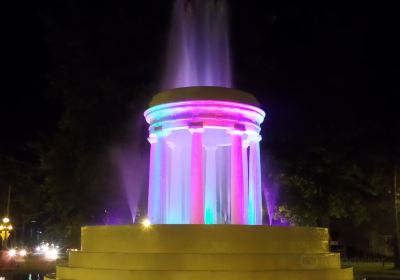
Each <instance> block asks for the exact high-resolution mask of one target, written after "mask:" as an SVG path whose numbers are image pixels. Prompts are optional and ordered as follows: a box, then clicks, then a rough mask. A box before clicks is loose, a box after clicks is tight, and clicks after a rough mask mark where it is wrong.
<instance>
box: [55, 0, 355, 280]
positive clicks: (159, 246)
mask: <svg viewBox="0 0 400 280" xmlns="http://www.w3.org/2000/svg"><path fill="white" fill-rule="evenodd" d="M175 13H176V14H177V16H176V17H175V21H174V23H173V26H174V27H173V34H175V35H174V36H177V37H174V38H173V40H172V43H171V44H170V48H171V49H172V50H170V57H172V58H174V59H176V61H177V62H178V63H177V64H171V59H170V63H169V64H170V66H169V67H170V68H169V71H167V72H168V79H167V81H169V82H170V83H166V88H174V89H172V90H167V91H163V92H161V93H159V94H157V95H156V96H155V97H154V98H153V99H152V101H151V103H150V107H149V109H148V110H147V111H146V112H145V117H146V120H147V122H148V123H149V125H150V127H149V137H148V140H149V142H150V146H151V147H150V165H149V166H150V170H149V171H150V172H149V174H150V176H149V192H148V220H146V223H143V224H142V225H121V226H89V227H83V228H82V232H81V244H82V246H81V251H79V252H71V253H70V256H69V263H68V265H67V266H58V267H57V279H76V280H80V279H82V280H83V279H97V280H109V279H120V280H130V279H132V280H149V279H156V280H158V279H169V280H189V279H190V280H204V279H207V280H228V279H229V280H239V279H240V280H241V279H243V280H247V279H254V280H265V279H274V280H314V279H315V280H322V279H324V280H352V279H353V273H352V269H351V268H347V269H342V268H341V264H340V256H339V254H337V253H330V251H329V234H328V230H327V229H324V228H306V227H269V226H264V225H262V198H261V197H262V194H261V190H262V186H261V166H260V148H259V142H260V140H261V136H260V124H261V123H262V122H263V120H264V117H265V113H264V111H263V110H261V109H260V106H259V104H258V102H257V100H256V99H255V98H254V96H252V95H250V94H248V93H245V92H242V91H238V90H235V89H232V88H228V87H230V86H231V82H230V66H229V59H227V58H226V56H228V52H229V51H228V49H227V41H226V40H225V38H226V34H227V33H226V27H225V25H224V24H225V23H224V20H225V19H226V9H225V1H221V0H220V1H215V0H210V1H206V0H192V1H187V0H186V1H185V0H177V1H176V6H175ZM213 50H215V51H216V52H217V54H215V53H214V52H213ZM214 66H215V67H216V68H217V69H218V72H215V71H211V70H212V69H216V68H214ZM209 69H211V70H210V71H211V72H209ZM216 77H217V78H216Z"/></svg>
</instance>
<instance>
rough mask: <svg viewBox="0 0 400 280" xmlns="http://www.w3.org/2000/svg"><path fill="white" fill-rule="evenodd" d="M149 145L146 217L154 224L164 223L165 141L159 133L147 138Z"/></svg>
mask: <svg viewBox="0 0 400 280" xmlns="http://www.w3.org/2000/svg"><path fill="white" fill-rule="evenodd" d="M148 140H149V142H150V144H151V147H150V170H149V194H148V210H147V212H148V213H147V215H148V219H149V220H150V221H151V222H152V223H154V224H161V223H164V222H165V221H164V215H165V210H166V209H165V195H166V189H165V188H166V180H165V177H166V176H165V175H166V162H165V158H166V148H167V147H166V141H165V137H164V136H163V135H162V134H161V133H160V134H158V135H156V134H152V135H150V137H149V138H148Z"/></svg>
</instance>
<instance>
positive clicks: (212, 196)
mask: <svg viewBox="0 0 400 280" xmlns="http://www.w3.org/2000/svg"><path fill="white" fill-rule="evenodd" d="M150 106H151V107H150V109H148V110H147V111H146V112H145V116H146V120H147V122H148V123H149V124H150V129H149V130H150V136H149V142H150V143H151V152H150V154H151V155H150V183H149V199H148V217H149V219H150V221H151V222H152V223H157V224H226V223H228V224H251V225H256V224H258V225H260V224H262V205H261V200H262V198H261V166H260V149H259V141H260V139H261V136H260V134H259V133H260V124H261V122H262V121H263V120H264V116H265V114H264V112H263V111H262V110H261V109H259V107H258V103H257V101H256V99H255V98H254V97H253V96H252V95H250V94H247V93H244V92H241V91H238V90H234V89H228V88H220V87H188V88H179V89H175V90H172V91H165V92H162V93H160V94H158V95H156V96H155V97H154V98H153V100H152V102H151V104H150Z"/></svg>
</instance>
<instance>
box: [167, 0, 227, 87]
mask: <svg viewBox="0 0 400 280" xmlns="http://www.w3.org/2000/svg"><path fill="white" fill-rule="evenodd" d="M227 17H228V11H227V7H226V0H191V1H189V0H177V1H176V2H175V5H174V10H173V17H172V24H171V32H170V39H169V46H168V56H167V65H166V68H165V74H164V83H163V88H164V89H170V88H178V87H189V86H221V87H231V86H232V78H231V65H230V58H229V57H230V52H229V43H228V27H227V26H228V20H227Z"/></svg>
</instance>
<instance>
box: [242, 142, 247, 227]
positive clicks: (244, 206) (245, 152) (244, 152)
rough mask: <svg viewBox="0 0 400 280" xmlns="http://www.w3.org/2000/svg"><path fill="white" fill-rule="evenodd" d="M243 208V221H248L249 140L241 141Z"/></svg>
mask: <svg viewBox="0 0 400 280" xmlns="http://www.w3.org/2000/svg"><path fill="white" fill-rule="evenodd" d="M242 145H243V147H242V148H243V156H242V157H243V209H244V223H245V224H248V223H249V158H248V148H249V141H248V140H245V141H243V144H242Z"/></svg>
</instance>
